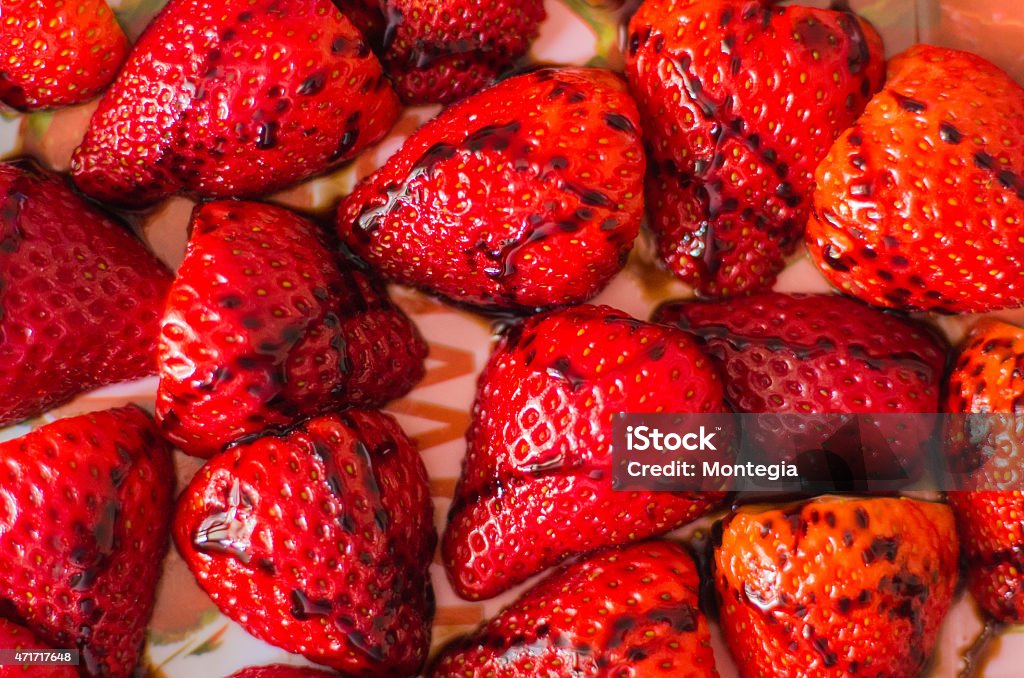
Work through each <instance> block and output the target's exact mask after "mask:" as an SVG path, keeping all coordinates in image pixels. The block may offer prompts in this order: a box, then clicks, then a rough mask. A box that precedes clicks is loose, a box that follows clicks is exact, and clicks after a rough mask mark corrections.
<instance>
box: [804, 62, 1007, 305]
mask: <svg viewBox="0 0 1024 678" xmlns="http://www.w3.org/2000/svg"><path fill="white" fill-rule="evenodd" d="M817 180H818V190H817V191H816V193H815V194H814V214H813V215H812V217H811V219H810V221H809V222H808V224H807V245H808V248H809V249H810V252H811V256H812V257H813V258H814V260H815V261H816V262H817V264H818V267H819V268H821V270H822V272H824V274H825V276H826V277H827V278H828V279H829V280H830V281H831V282H832V284H834V285H836V286H837V287H839V288H840V289H842V290H843V291H844V292H846V293H849V294H852V295H854V296H857V297H860V298H861V299H864V300H865V301H868V302H870V303H872V304H875V305H877V306H891V307H894V308H920V309H933V310H937V311H944V312H945V311H951V312H958V313H959V312H976V311H989V310H993V309H999V308H1007V307H1011V306H1020V305H1021V304H1024V273H1022V269H1021V266H1020V262H1021V261H1024V226H1022V217H1021V209H1022V207H1024V89H1022V88H1021V87H1020V86H1019V85H1017V84H1016V83H1015V82H1014V81H1013V80H1011V79H1010V77H1009V76H1008V75H1006V74H1005V73H1003V72H1002V71H1001V70H999V69H998V68H996V67H995V66H993V65H992V64H990V63H988V62H987V61H985V60H984V59H982V58H980V57H977V56H974V55H972V54H966V53H963V52H956V51H953V50H949V49H943V48H939V47H927V46H917V47H913V48H911V49H910V50H909V51H907V52H904V53H903V54H902V55H900V56H898V57H896V58H894V59H893V60H892V62H891V63H890V65H889V80H888V81H887V83H886V85H885V89H884V90H882V92H881V93H879V94H878V95H877V96H876V97H875V98H874V99H872V101H871V103H870V104H869V105H868V107H867V110H865V112H864V115H863V116H861V118H860V120H858V121H857V124H856V125H855V126H854V127H852V128H851V129H849V130H848V131H847V132H846V133H845V134H843V135H842V137H840V138H839V140H838V141H837V142H836V144H835V146H833V147H832V150H831V151H830V152H829V154H828V157H827V158H825V160H824V161H823V162H822V163H821V166H820V167H819V168H818V175H817Z"/></svg>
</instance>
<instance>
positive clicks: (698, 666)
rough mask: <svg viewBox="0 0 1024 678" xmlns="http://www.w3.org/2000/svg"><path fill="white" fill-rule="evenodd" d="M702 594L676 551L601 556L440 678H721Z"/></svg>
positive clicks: (516, 608)
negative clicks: (598, 677) (651, 677)
mask: <svg viewBox="0 0 1024 678" xmlns="http://www.w3.org/2000/svg"><path fill="white" fill-rule="evenodd" d="M699 588H700V577H699V575H698V573H697V568H696V566H695V565H694V563H693V560H692V559H691V558H690V556H689V555H688V554H687V553H686V551H685V550H684V549H683V548H682V547H681V546H679V545H677V544H673V543H671V542H666V541H652V542H645V543H640V544H632V545H629V546H626V547H625V548H621V549H610V550H607V551H602V552H601V553H598V554H597V555H594V556H592V557H590V558H589V559H587V560H583V561H580V562H577V563H574V564H572V565H569V566H567V567H565V568H563V569H561V570H559V571H557V572H555V573H553V574H551V575H549V576H548V577H547V578H546V579H544V580H543V581H541V582H540V583H538V584H537V585H535V586H534V587H533V588H531V589H530V590H528V591H527V592H526V593H524V594H523V595H522V596H521V597H520V598H519V599H518V600H517V601H515V602H514V603H512V604H511V605H509V606H508V607H507V608H505V609H504V610H503V611H502V612H501V613H500V614H499V615H498V616H497V617H495V618H494V619H492V620H491V621H489V622H487V623H486V624H484V625H483V627H481V628H480V629H479V630H478V631H476V632H475V633H474V634H473V635H472V636H470V637H468V638H465V639H463V640H462V641H457V642H456V643H454V644H453V645H452V646H450V647H449V648H448V649H446V650H445V651H444V652H443V654H442V655H441V656H440V658H439V659H438V661H437V664H436V666H435V667H434V671H433V673H432V675H433V676H434V677H435V678H441V677H443V676H450V677H451V678H456V676H458V677H459V678H473V677H479V678H483V677H484V676H494V677H496V678H516V677H518V676H524V677H525V676H566V677H568V676H583V675H594V676H596V675H602V676H626V675H630V676H647V675H665V676H676V677H678V678H711V677H717V676H718V672H717V671H716V670H715V658H714V655H713V654H712V652H711V634H710V631H709V630H708V623H707V620H706V619H705V618H704V615H703V614H701V612H700V609H699V607H698V591H699Z"/></svg>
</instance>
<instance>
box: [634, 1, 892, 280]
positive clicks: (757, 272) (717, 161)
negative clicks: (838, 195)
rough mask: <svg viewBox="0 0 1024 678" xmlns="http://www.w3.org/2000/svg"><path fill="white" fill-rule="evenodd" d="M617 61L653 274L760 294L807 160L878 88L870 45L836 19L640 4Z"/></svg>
mask: <svg viewBox="0 0 1024 678" xmlns="http://www.w3.org/2000/svg"><path fill="white" fill-rule="evenodd" d="M627 55H628V56H627V65H626V75H627V77H628V78H629V83H630V87H631V88H632V90H633V94H634V95H635V96H636V98H637V102H638V104H639V106H640V115H641V120H642V122H643V127H644V134H645V140H646V142H647V145H648V149H649V150H648V153H649V155H650V169H649V172H648V178H647V204H648V210H649V212H650V217H651V220H650V224H651V228H652V230H653V231H654V233H655V234H656V236H657V240H658V250H659V253H660V255H661V258H662V260H663V261H664V263H665V265H666V266H667V267H668V268H669V270H670V271H672V272H673V273H675V274H676V275H677V276H678V277H679V278H681V279H682V280H684V281H686V282H688V283H689V284H691V285H693V286H694V287H696V288H697V290H698V291H699V292H700V293H701V294H704V295H709V296H725V295H734V294H739V293H743V292H748V291H751V290H755V289H758V288H766V287H770V286H771V284H772V282H773V281H774V280H775V276H776V274H777V273H778V272H779V271H780V270H781V269H782V267H783V265H784V259H785V257H786V256H787V255H789V254H791V253H792V252H793V250H794V249H795V248H796V246H797V244H798V243H799V242H800V237H801V235H802V234H803V228H804V223H805V222H806V220H807V213H808V208H809V207H810V195H811V190H812V189H813V187H814V169H815V167H816V166H817V164H818V161H819V160H821V158H823V157H824V156H825V154H826V152H827V151H828V149H829V147H830V146H831V145H832V142H833V141H834V140H835V138H836V137H837V136H838V135H839V134H840V132H842V131H843V129H845V128H846V127H847V126H848V125H850V124H851V123H852V122H853V121H854V120H855V119H856V118H857V116H858V115H859V114H860V113H861V111H862V110H863V108H864V105H865V104H866V103H867V101H868V99H869V98H870V97H871V95H872V93H873V92H875V91H877V90H878V88H879V86H880V85H881V83H882V79H883V75H884V61H883V58H882V44H881V40H880V38H879V37H878V35H877V33H875V31H874V29H872V28H871V26H869V25H868V24H867V23H865V22H864V21H862V20H861V19H860V18H858V17H857V16H855V15H854V14H850V13H846V12H835V11H830V10H821V9H811V8H807V7H798V6H792V7H772V6H771V3H770V2H757V1H755V0H697V1H692V0H647V2H645V3H644V4H643V6H642V7H641V8H640V10H639V11H638V12H637V13H636V14H635V15H634V16H633V18H632V20H631V21H630V24H629V36H628V45H627Z"/></svg>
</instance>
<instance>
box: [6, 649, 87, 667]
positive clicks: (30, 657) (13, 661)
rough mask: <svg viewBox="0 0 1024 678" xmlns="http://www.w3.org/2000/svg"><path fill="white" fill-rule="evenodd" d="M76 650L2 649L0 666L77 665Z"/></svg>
mask: <svg viewBox="0 0 1024 678" xmlns="http://www.w3.org/2000/svg"><path fill="white" fill-rule="evenodd" d="M78 663H79V658H78V650H2V649H0V666H78Z"/></svg>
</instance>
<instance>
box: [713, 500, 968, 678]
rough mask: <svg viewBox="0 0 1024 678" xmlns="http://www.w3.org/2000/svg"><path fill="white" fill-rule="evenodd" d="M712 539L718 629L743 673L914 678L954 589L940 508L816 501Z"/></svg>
mask: <svg viewBox="0 0 1024 678" xmlns="http://www.w3.org/2000/svg"><path fill="white" fill-rule="evenodd" d="M716 541H717V546H716V549H715V554H714V567H715V573H714V581H715V587H716V589H717V591H718V595H719V598H720V607H719V613H720V615H721V621H722V630H723V631H724V633H725V638H726V641H728V644H729V649H730V650H731V651H732V655H733V658H734V659H735V660H736V664H737V666H738V668H739V672H740V675H742V676H760V677H763V678H768V677H769V676H779V677H782V676H786V677H787V678H788V677H791V676H802V677H806V678H818V677H824V676H835V677H837V678H838V677H840V676H842V677H844V678H845V677H848V676H889V677H892V678H912V677H913V676H917V675H918V674H919V672H920V670H921V668H922V667H923V666H924V664H925V662H926V661H927V659H928V657H929V655H930V654H931V652H932V649H933V647H934V645H935V640H936V637H937V635H938V631H939V626H940V624H941V622H942V618H943V617H944V616H945V614H946V612H947V610H948V609H949V606H950V601H951V599H952V596H953V590H954V589H955V588H956V581H957V558H958V553H957V548H958V547H957V536H956V530H955V527H954V523H953V516H952V513H951V512H950V510H949V508H948V507H947V506H945V505H943V504H935V503H929V502H922V501H915V500H913V499H907V498H902V499H895V498H893V499H890V498H883V499H853V498H850V499H839V498H823V499H816V500H813V501H810V502H808V503H805V504H801V505H797V506H794V507H790V508H786V509H766V510H757V509H754V510H742V511H740V512H739V513H736V514H734V515H733V516H732V517H731V518H728V519H727V520H726V522H725V526H724V529H722V531H721V533H720V534H719V535H718V536H717V537H716Z"/></svg>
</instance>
